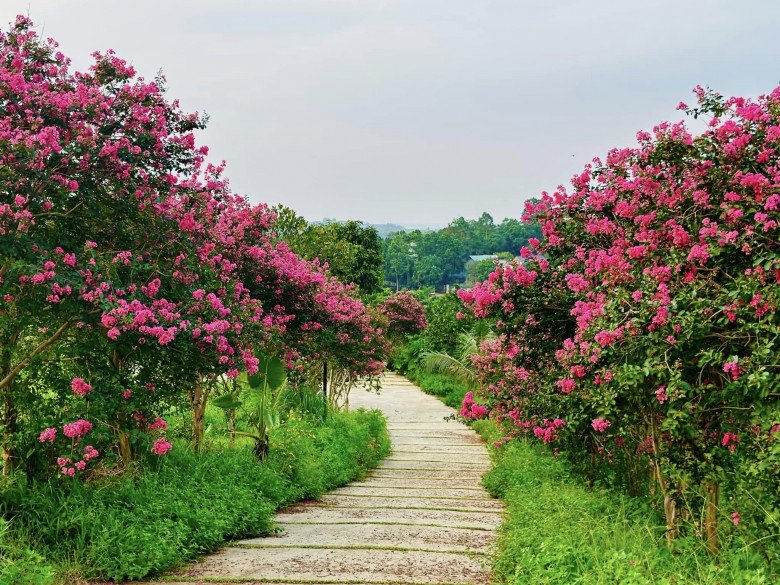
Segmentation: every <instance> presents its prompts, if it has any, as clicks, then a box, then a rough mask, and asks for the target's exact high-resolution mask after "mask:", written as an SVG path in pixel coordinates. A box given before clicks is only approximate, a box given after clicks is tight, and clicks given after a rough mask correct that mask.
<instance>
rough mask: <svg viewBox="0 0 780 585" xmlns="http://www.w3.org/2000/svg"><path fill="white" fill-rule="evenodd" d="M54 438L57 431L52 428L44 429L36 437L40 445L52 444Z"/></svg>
mask: <svg viewBox="0 0 780 585" xmlns="http://www.w3.org/2000/svg"><path fill="white" fill-rule="evenodd" d="M56 438H57V429H55V428H54V427H49V428H48V429H45V430H44V431H43V432H42V433H41V434H40V435H38V440H39V441H40V442H41V443H53V442H54V440H55V439H56Z"/></svg>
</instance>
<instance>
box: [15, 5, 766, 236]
mask: <svg viewBox="0 0 780 585" xmlns="http://www.w3.org/2000/svg"><path fill="white" fill-rule="evenodd" d="M28 12H29V14H30V16H31V17H32V18H33V20H34V22H35V24H36V27H37V28H38V29H39V30H41V29H42V30H43V34H44V35H45V36H51V37H53V38H55V39H57V40H58V41H59V42H60V44H61V48H62V50H63V52H64V53H66V54H67V55H69V56H71V57H72V58H73V61H74V63H75V65H76V67H77V68H81V69H83V68H85V67H86V66H88V64H89V54H90V53H91V52H92V51H93V50H96V49H100V50H103V49H108V48H113V49H115V50H116V51H117V53H118V54H119V56H121V57H122V58H124V59H126V60H127V61H129V62H131V63H132V64H133V65H134V66H135V67H136V68H137V69H138V70H139V72H140V73H141V74H143V75H145V76H146V77H147V78H149V77H153V76H154V74H155V73H156V72H157V71H158V70H160V69H162V70H163V71H164V73H165V74H166V76H167V78H168V82H169V89H170V93H169V95H170V96H172V97H178V98H180V100H181V102H182V105H183V106H184V107H185V108H186V109H188V110H198V111H205V112H207V113H208V114H209V115H210V118H211V121H210V124H209V128H208V130H206V131H205V132H204V133H203V135H202V136H201V141H202V142H205V143H206V144H208V145H209V146H210V148H211V155H212V157H213V158H214V159H215V160H221V159H225V160H227V162H228V176H229V177H230V180H231V184H232V187H233V189H234V190H235V191H237V192H239V193H242V194H245V195H247V196H249V197H250V198H251V199H252V200H253V201H266V202H269V203H278V202H281V203H284V204H285V205H289V206H290V207H292V208H294V209H296V210H297V211H298V212H300V213H302V214H303V215H305V216H306V217H307V218H309V219H320V218H322V217H335V218H339V219H347V218H356V219H363V220H366V221H369V222H375V223H383V222H396V223H407V224H409V223H433V224H444V223H447V222H448V221H449V220H450V219H451V218H453V217H457V216H461V215H463V216H466V217H476V216H478V215H479V214H481V213H482V212H483V211H488V212H489V213H491V214H492V215H493V216H494V217H495V218H496V219H501V218H503V217H506V216H510V217H516V216H518V215H519V214H520V213H521V209H522V202H523V201H524V200H525V199H527V198H528V197H532V196H535V195H537V194H538V193H540V192H541V191H543V190H548V189H554V188H555V187H556V186H557V185H558V184H561V183H567V182H568V180H569V178H570V177H571V175H572V174H573V173H574V172H575V171H577V170H579V169H581V167H582V165H583V164H585V163H586V162H587V161H589V160H590V159H591V158H593V157H594V156H597V155H602V154H604V153H605V152H606V151H607V150H608V149H609V148H610V147H613V146H625V145H628V144H631V143H633V140H634V136H635V134H636V131H637V130H639V129H644V128H650V127H652V125H653V124H655V123H657V122H659V121H661V120H664V119H677V118H679V117H680V113H679V112H676V111H675V107H676V105H677V104H678V102H679V101H680V100H686V101H689V102H692V101H693V100H692V98H691V93H690V90H691V89H692V88H693V87H694V86H695V85H696V84H701V85H710V86H712V87H713V88H715V89H717V90H718V91H720V92H721V93H724V94H728V95H734V94H737V95H757V94H759V93H764V92H767V91H769V90H771V89H772V88H773V87H774V86H775V85H777V83H778V82H779V81H780V70H779V69H778V63H780V61H779V60H778V56H780V55H779V54H780V46H778V41H777V30H778V23H780V20H779V17H780V2H777V1H774V0H765V1H753V0H728V1H720V0H706V1H705V0H698V1H696V0H669V1H667V0H657V1H653V0H644V1H642V2H639V1H634V2H631V1H628V2H627V1H625V0H623V1H612V0H609V1H607V0H587V1H586V0H565V1H564V0H560V1H556V0H546V1H542V0H540V1H530V0H386V1H383V0H243V1H242V0H0V17H2V19H1V20H2V22H3V23H7V22H10V21H11V20H12V19H13V18H14V16H15V15H16V14H17V13H28Z"/></svg>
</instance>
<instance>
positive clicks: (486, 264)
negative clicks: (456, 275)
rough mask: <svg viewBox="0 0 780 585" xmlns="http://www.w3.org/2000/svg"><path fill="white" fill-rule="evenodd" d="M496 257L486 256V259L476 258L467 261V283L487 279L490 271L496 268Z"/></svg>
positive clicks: (470, 283)
mask: <svg viewBox="0 0 780 585" xmlns="http://www.w3.org/2000/svg"><path fill="white" fill-rule="evenodd" d="M496 260H497V259H495V258H485V259H484V260H475V261H471V262H467V263H466V285H467V286H470V285H473V284H475V283H477V282H482V281H483V280H487V278H488V276H490V273H491V272H493V271H494V270H495V269H496Z"/></svg>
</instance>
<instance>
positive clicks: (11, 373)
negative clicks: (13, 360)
mask: <svg viewBox="0 0 780 585" xmlns="http://www.w3.org/2000/svg"><path fill="white" fill-rule="evenodd" d="M71 321H72V319H70V318H69V319H68V320H67V321H65V323H63V324H62V325H60V327H59V329H57V330H56V331H55V332H54V333H53V334H52V335H51V337H49V338H48V339H45V340H44V341H42V342H41V343H40V344H39V345H38V346H37V347H36V348H35V349H34V350H33V351H32V352H30V353H29V354H28V355H27V357H25V358H23V359H22V360H21V361H20V362H19V363H18V364H16V365H15V366H13V367H9V368H8V370H5V369H4V370H3V372H2V375H3V378H2V379H0V389H2V388H5V387H7V386H8V385H10V384H11V382H12V381H13V379H14V378H16V376H17V375H18V374H19V372H21V371H22V370H23V369H24V368H26V367H27V366H29V365H30V363H31V362H32V361H33V359H34V358H35V357H36V356H37V355H38V354H40V353H42V352H44V351H46V350H47V349H48V348H49V347H50V346H51V345H52V344H54V343H55V342H56V341H57V340H58V339H59V338H60V337H62V334H63V333H65V331H67V330H68V327H70V324H71Z"/></svg>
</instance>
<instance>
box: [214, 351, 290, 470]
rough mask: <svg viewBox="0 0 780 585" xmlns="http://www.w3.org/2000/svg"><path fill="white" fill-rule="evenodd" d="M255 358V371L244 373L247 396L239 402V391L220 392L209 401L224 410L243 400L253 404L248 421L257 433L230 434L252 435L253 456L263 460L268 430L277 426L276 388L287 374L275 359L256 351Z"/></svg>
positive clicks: (238, 405)
mask: <svg viewBox="0 0 780 585" xmlns="http://www.w3.org/2000/svg"><path fill="white" fill-rule="evenodd" d="M255 357H257V359H258V360H260V363H259V368H258V371H257V373H256V374H253V375H251V376H247V385H248V389H247V390H248V392H249V396H248V398H249V399H248V400H244V401H242V400H241V396H240V395H239V393H233V394H223V395H222V396H220V397H219V398H218V399H216V400H215V401H214V402H213V403H212V404H214V405H215V406H218V407H219V408H222V409H224V410H226V411H228V410H233V411H235V410H236V409H237V408H239V407H241V406H242V405H244V404H247V403H249V404H251V407H254V412H251V413H250V416H249V423H250V425H252V426H255V427H256V428H257V432H256V433H246V432H242V431H233V433H234V434H235V435H241V436H244V437H251V438H253V439H254V440H255V448H254V452H255V456H256V457H257V458H258V459H265V458H266V457H267V456H268V447H269V437H268V432H269V430H270V429H272V428H274V427H276V426H279V422H280V417H279V400H280V397H281V392H280V390H281V389H282V388H284V386H285V384H286V383H287V374H286V372H285V370H284V365H283V364H282V362H281V361H279V359H278V358H276V357H274V356H269V355H267V354H264V353H259V354H257V355H256V356H255Z"/></svg>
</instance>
